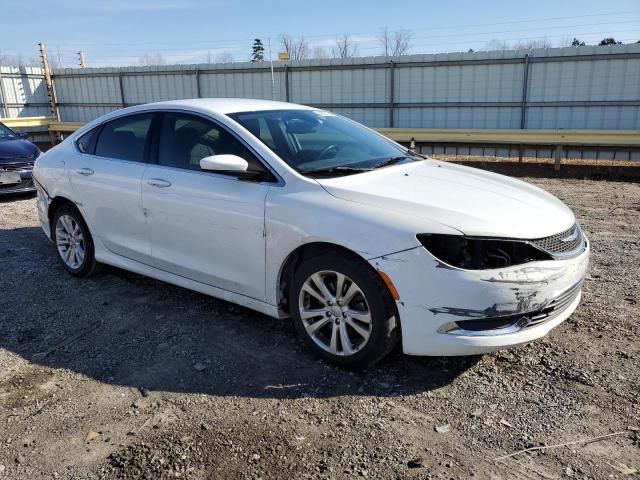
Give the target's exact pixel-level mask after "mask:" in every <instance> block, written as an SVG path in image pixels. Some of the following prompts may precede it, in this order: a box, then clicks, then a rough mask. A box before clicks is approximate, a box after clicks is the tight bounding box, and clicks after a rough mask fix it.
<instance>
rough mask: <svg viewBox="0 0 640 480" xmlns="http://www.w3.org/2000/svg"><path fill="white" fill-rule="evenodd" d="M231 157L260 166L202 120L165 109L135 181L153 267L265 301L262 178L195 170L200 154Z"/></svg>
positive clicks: (264, 191)
mask: <svg viewBox="0 0 640 480" xmlns="http://www.w3.org/2000/svg"><path fill="white" fill-rule="evenodd" d="M223 153H226V154H229V153H232V154H236V155H239V156H242V157H243V158H245V159H246V160H247V161H248V162H249V165H250V169H251V168H264V166H262V164H260V163H259V162H258V161H257V159H255V157H254V156H253V155H252V154H251V153H250V152H249V151H248V150H247V149H246V148H245V147H244V146H243V145H242V143H241V142H240V141H239V140H238V139H236V138H235V137H234V136H232V135H231V134H230V133H228V132H227V131H226V130H224V129H223V128H221V127H219V126H218V125H216V124H215V123H213V122H212V121H210V120H209V119H205V118H203V117H200V116H195V115H190V114H185V113H179V112H167V113H164V114H163V116H162V120H161V122H160V124H159V132H158V140H157V154H156V155H154V156H155V157H156V164H150V165H149V166H148V167H147V169H146V170H145V172H144V175H143V179H142V206H143V209H144V212H145V215H146V219H147V225H148V232H149V238H150V241H151V250H152V256H153V261H154V265H155V266H156V267H157V268H159V269H162V270H165V271H168V272H171V273H174V274H176V275H180V276H183V277H186V278H189V279H192V280H196V281H199V282H202V283H206V284H209V285H212V286H215V287H218V288H221V289H224V290H228V291H231V292H234V293H239V294H242V295H246V296H249V297H252V298H255V299H258V300H264V299H265V239H264V208H265V198H266V195H267V191H268V189H269V184H268V183H263V182H257V181H249V180H242V179H239V178H236V177H234V176H230V175H221V174H217V173H212V172H207V171H203V170H201V169H200V159H201V158H204V157H207V156H210V155H215V154H223Z"/></svg>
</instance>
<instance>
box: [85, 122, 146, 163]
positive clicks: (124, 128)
mask: <svg viewBox="0 0 640 480" xmlns="http://www.w3.org/2000/svg"><path fill="white" fill-rule="evenodd" d="M152 119H153V114H152V113H143V114H140V115H130V116H127V117H122V118H118V119H116V120H112V121H111V122H109V123H107V124H106V125H105V126H104V127H103V128H102V131H101V132H100V136H99V137H98V142H97V144H96V155H98V156H101V157H108V158H117V159H119V160H131V161H134V162H143V161H144V149H145V144H146V142H147V137H148V135H149V130H150V127H151V120H152Z"/></svg>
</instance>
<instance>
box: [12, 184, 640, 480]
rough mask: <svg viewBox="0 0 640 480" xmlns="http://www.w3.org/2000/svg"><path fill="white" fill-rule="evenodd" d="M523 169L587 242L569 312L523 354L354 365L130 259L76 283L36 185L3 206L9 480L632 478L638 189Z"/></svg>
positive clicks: (636, 466) (636, 447)
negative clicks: (574, 220)
mask: <svg viewBox="0 0 640 480" xmlns="http://www.w3.org/2000/svg"><path fill="white" fill-rule="evenodd" d="M527 180H529V181H531V182H533V183H535V184H537V185H540V186H542V187H543V188H546V189H547V190H549V191H551V192H552V193H554V194H556V195H557V196H559V197H560V198H561V199H563V200H564V201H565V202H567V203H568V204H569V205H570V206H571V207H572V208H573V209H574V211H575V212H576V214H577V216H578V217H579V219H580V221H581V222H582V223H583V225H584V227H585V230H586V232H587V234H588V235H589V237H590V239H591V241H592V244H593V247H592V250H593V254H592V255H593V257H592V258H593V262H592V268H591V273H590V275H589V277H588V278H587V281H586V283H585V287H584V297H583V302H582V304H581V306H580V307H579V308H578V310H577V311H576V313H575V314H574V315H573V316H572V317H571V318H570V319H569V320H568V321H566V322H565V323H564V324H563V325H561V326H559V327H558V328H557V329H555V330H554V331H553V332H552V333H551V334H550V335H549V336H548V337H547V338H544V339H542V340H540V341H537V342H535V343H533V344H530V345H527V346H523V347H520V348H517V349H514V350H510V351H504V352H498V353H495V354H491V355H484V356H482V357H467V358H412V357H407V356H403V355H400V354H394V355H392V356H391V358H389V359H388V360H386V361H384V362H383V363H382V364H379V365H377V366H375V367H373V368H371V369H369V370H368V371H365V372H359V373H353V372H348V371H342V370H340V369H337V368H334V367H332V366H329V365H327V364H325V363H323V362H321V361H319V360H318V359H317V358H315V357H314V356H313V355H311V354H309V353H308V352H306V351H305V350H303V349H302V348H301V347H300V345H299V343H298V342H297V341H296V339H295V336H294V332H293V328H292V327H291V325H290V323H289V322H287V321H280V320H274V319H270V318H268V317H265V316H263V315H260V314H257V313H255V312H252V311H250V310H247V309H244V308H241V307H237V306H234V305H232V304H230V303H226V302H223V301H219V300H216V299H214V298H210V297H206V296H204V295H200V294H197V293H194V292H190V291H187V290H184V289H181V288H178V287H174V286H171V285H167V284H164V283H162V282H158V281H155V280H151V279H148V278H144V277H141V276H138V275H134V274H131V273H127V272H125V271H122V270H117V269H107V270H106V271H105V272H104V273H102V274H100V275H98V276H96V277H93V278H91V279H75V278H72V277H71V276H69V275H67V274H66V273H65V272H64V270H63V269H62V267H61V266H59V265H58V263H57V261H56V259H55V258H54V256H53V250H52V248H53V247H52V246H51V245H50V244H49V243H48V242H47V240H46V239H45V237H44V235H43V233H42V231H41V230H40V227H39V224H38V221H37V215H36V211H35V200H34V198H32V197H26V198H25V197H18V198H12V199H9V200H6V201H4V200H3V201H1V202H0V478H11V479H38V478H149V479H151V478H282V477H289V478H296V479H297V478H349V477H368V478H385V479H387V478H433V479H439V478H443V479H444V478H447V479H448V478H468V477H475V478H495V479H505V478H523V479H525V478H526V479H531V478H545V479H548V478H580V479H590V478H625V479H626V478H634V477H636V476H637V472H636V473H634V471H635V470H640V431H639V430H638V427H639V426H640V402H639V400H638V397H639V394H640V388H639V385H640V348H639V343H638V340H637V339H638V334H639V333H640V325H639V313H640V308H639V306H638V302H639V301H640V293H639V292H640V240H639V238H640V184H638V183H623V182H611V181H605V180H597V181H594V180H575V179H573V180H572V179H550V178H529V179H527ZM617 432H622V433H620V434H619V435H615V436H611V437H608V438H605V439H600V440H598V441H595V442H591V443H587V442H584V443H577V444H574V445H570V446H567V447H552V448H547V449H543V450H537V451H533V452H529V453H523V454H520V455H517V456H515V457H511V458H507V459H503V460H495V458H496V457H499V456H502V455H506V454H509V453H512V452H515V451H518V450H520V449H524V448H529V447H536V446H551V445H554V444H558V443H564V442H572V441H575V440H581V439H587V438H591V437H596V436H601V435H605V434H609V433H617Z"/></svg>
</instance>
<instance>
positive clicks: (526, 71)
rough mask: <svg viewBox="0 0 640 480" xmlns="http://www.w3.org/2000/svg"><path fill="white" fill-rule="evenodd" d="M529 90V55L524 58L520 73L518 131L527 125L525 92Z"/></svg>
mask: <svg viewBox="0 0 640 480" xmlns="http://www.w3.org/2000/svg"><path fill="white" fill-rule="evenodd" d="M528 90H529V54H528V53H527V54H526V55H525V56H524V72H523V73H522V99H521V101H520V129H521V130H522V129H524V128H525V127H526V125H527V92H528Z"/></svg>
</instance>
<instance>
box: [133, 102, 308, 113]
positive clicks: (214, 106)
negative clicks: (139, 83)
mask: <svg viewBox="0 0 640 480" xmlns="http://www.w3.org/2000/svg"><path fill="white" fill-rule="evenodd" d="M138 107H142V108H147V109H148V108H153V109H156V108H157V109H162V108H185V109H197V110H200V111H202V110H208V111H210V112H212V113H219V114H228V113H237V112H256V111H261V110H294V109H295V110H311V109H312V108H311V107H307V106H304V105H298V104H296V103H286V102H275V101H272V100H257V99H251V98H192V99H185V100H170V101H166V102H155V103H148V104H145V105H139V106H138Z"/></svg>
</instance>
